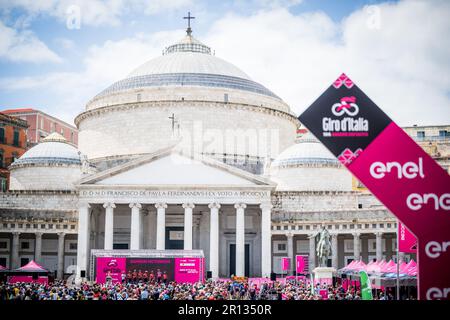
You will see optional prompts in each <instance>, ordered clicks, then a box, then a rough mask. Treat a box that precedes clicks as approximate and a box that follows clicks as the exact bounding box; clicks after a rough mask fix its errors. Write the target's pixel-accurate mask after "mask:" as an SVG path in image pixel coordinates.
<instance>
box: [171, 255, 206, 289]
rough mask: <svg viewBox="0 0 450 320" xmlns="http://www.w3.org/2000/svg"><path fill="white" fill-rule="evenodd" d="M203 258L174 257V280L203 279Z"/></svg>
mask: <svg viewBox="0 0 450 320" xmlns="http://www.w3.org/2000/svg"><path fill="white" fill-rule="evenodd" d="M203 260H204V259H203V258H175V281H176V282H188V283H194V282H198V281H203Z"/></svg>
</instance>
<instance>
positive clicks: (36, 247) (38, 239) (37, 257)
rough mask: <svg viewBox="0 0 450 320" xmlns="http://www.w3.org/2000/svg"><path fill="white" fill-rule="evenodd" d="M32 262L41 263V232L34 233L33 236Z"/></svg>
mask: <svg viewBox="0 0 450 320" xmlns="http://www.w3.org/2000/svg"><path fill="white" fill-rule="evenodd" d="M34 237H35V243H34V261H36V262H37V263H41V260H42V232H36V233H35V234H34Z"/></svg>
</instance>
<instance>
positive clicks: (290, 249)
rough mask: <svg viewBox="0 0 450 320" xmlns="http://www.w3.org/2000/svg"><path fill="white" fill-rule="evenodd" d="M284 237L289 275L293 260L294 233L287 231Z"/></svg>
mask: <svg viewBox="0 0 450 320" xmlns="http://www.w3.org/2000/svg"><path fill="white" fill-rule="evenodd" d="M286 238H287V256H288V258H289V260H290V262H289V270H288V271H287V272H288V275H290V272H291V270H292V264H293V262H294V235H293V234H292V233H291V232H289V233H287V234H286Z"/></svg>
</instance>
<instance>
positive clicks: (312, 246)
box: [308, 234, 316, 272]
mask: <svg viewBox="0 0 450 320" xmlns="http://www.w3.org/2000/svg"><path fill="white" fill-rule="evenodd" d="M308 238H309V257H308V259H309V272H312V271H313V270H314V268H315V267H316V238H315V237H314V235H313V234H312V235H310V236H308Z"/></svg>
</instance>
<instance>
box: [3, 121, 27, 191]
mask: <svg viewBox="0 0 450 320" xmlns="http://www.w3.org/2000/svg"><path fill="white" fill-rule="evenodd" d="M27 128H28V125H27V122H26V121H24V120H22V119H19V118H17V117H13V116H10V115H7V114H4V113H0V190H1V191H6V190H7V189H8V186H9V170H8V167H9V165H10V164H11V163H13V162H14V161H15V160H16V159H18V158H19V157H20V156H21V155H22V154H23V153H24V152H25V150H26V148H27Z"/></svg>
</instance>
